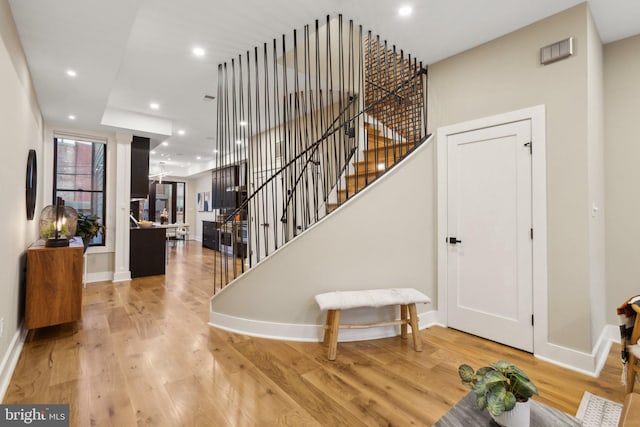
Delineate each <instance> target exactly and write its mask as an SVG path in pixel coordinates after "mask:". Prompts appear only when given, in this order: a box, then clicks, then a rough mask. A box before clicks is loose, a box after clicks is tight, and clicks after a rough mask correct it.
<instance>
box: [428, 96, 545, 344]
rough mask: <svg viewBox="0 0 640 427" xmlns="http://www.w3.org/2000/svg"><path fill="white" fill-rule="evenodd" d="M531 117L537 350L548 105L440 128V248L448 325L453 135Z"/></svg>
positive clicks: (541, 338)
mask: <svg viewBox="0 0 640 427" xmlns="http://www.w3.org/2000/svg"><path fill="white" fill-rule="evenodd" d="M522 120H531V141H532V146H533V151H532V156H531V214H532V224H533V236H534V238H533V252H532V253H533V259H532V271H533V295H532V298H533V300H532V305H533V315H534V319H535V322H534V327H533V352H534V354H535V353H536V352H537V351H540V350H542V349H543V348H544V347H545V345H546V344H547V343H548V323H549V322H548V293H547V277H548V276H547V167H546V138H545V129H546V124H545V106H544V105H537V106H534V107H530V108H524V109H522V110H517V111H512V112H508V113H504V114H498V115H495V116H490V117H484V118H481V119H477V120H471V121H467V122H463V123H457V124H454V125H449V126H443V127H440V128H438V130H437V146H436V147H437V148H436V150H437V177H438V178H437V179H438V190H437V191H438V208H437V221H438V222H437V223H438V225H437V228H438V231H437V239H438V241H437V251H438V320H439V322H440V323H441V324H443V325H445V326H448V313H447V311H448V308H447V282H448V277H447V263H448V259H447V258H448V255H447V254H448V252H447V243H446V237H447V228H448V224H447V191H448V190H447V189H448V182H447V172H448V156H447V141H448V137H449V136H451V135H455V134H459V133H465V132H470V131H474V130H478V129H483V128H488V127H493V126H498V125H503V124H508V123H513V122H518V121H522Z"/></svg>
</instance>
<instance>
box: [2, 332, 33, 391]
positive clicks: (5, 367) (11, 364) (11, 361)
mask: <svg viewBox="0 0 640 427" xmlns="http://www.w3.org/2000/svg"><path fill="white" fill-rule="evenodd" d="M27 332H28V331H27V330H26V329H25V328H24V327H23V326H22V324H21V325H20V327H19V328H18V330H17V331H16V333H15V334H14V335H13V338H12V339H11V343H10V344H9V348H8V349H7V352H6V353H5V355H4V358H3V359H2V363H0V402H2V401H4V395H5V393H6V392H7V389H8V388H9V383H10V382H11V376H12V375H13V371H14V369H15V368H16V365H17V364H18V359H19V358H20V352H21V351H22V346H23V345H24V340H25V338H26V337H27Z"/></svg>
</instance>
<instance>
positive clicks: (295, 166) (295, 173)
mask: <svg viewBox="0 0 640 427" xmlns="http://www.w3.org/2000/svg"><path fill="white" fill-rule="evenodd" d="M293 70H294V74H295V81H294V84H293V86H294V97H293V103H294V104H293V108H294V112H293V114H294V140H295V142H294V144H293V145H294V152H293V154H294V158H295V157H297V156H298V154H299V153H300V143H301V141H300V140H301V139H302V138H301V135H300V82H299V79H298V77H299V75H300V72H299V68H298V33H297V31H296V30H293ZM298 163H299V161H295V162H294V163H293V177H292V189H291V191H292V192H293V201H294V203H293V236H294V237H295V236H297V235H298V224H299V221H300V218H299V217H298V207H299V206H300V205H299V202H300V196H301V194H300V192H299V191H298V187H297V185H295V182H296V180H297V176H298Z"/></svg>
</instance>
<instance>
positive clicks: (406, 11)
mask: <svg viewBox="0 0 640 427" xmlns="http://www.w3.org/2000/svg"><path fill="white" fill-rule="evenodd" d="M412 13H413V8H412V7H411V6H409V5H406V6H402V7H401V8H400V9H398V15H400V16H409V15H411V14H412Z"/></svg>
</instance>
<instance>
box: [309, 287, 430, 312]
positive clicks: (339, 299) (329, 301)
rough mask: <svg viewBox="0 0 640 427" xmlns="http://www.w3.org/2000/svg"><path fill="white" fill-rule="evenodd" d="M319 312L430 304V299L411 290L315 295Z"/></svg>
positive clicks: (341, 292) (372, 290)
mask: <svg viewBox="0 0 640 427" xmlns="http://www.w3.org/2000/svg"><path fill="white" fill-rule="evenodd" d="M316 302H317V303H318V305H319V306H320V310H346V309H349V308H357V307H383V306H386V305H394V304H415V303H424V304H427V303H430V302H431V299H430V298H429V297H428V296H426V295H425V294H423V293H422V292H420V291H418V290H416V289H413V288H395V289H370V290H365V291H335V292H327V293H324V294H318V295H316Z"/></svg>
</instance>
